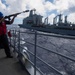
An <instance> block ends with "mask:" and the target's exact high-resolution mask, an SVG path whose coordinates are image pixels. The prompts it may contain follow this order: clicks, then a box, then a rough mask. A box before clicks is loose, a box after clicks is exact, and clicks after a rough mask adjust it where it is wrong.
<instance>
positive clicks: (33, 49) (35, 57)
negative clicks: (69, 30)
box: [0, 29, 75, 75]
mask: <svg viewBox="0 0 75 75" xmlns="http://www.w3.org/2000/svg"><path fill="white" fill-rule="evenodd" d="M11 33H12V37H9V44H10V48H11V53H12V55H13V57H14V58H12V59H11V58H5V54H4V51H3V49H0V75H75V51H74V49H75V46H74V41H75V36H66V35H56V34H51V33H43V32H39V31H36V30H34V31H30V30H27V29H26V30H23V31H22V30H11ZM55 39H56V40H55ZM39 40H40V41H39ZM54 40H55V41H54ZM62 41H63V42H62ZM62 47H63V48H62Z"/></svg>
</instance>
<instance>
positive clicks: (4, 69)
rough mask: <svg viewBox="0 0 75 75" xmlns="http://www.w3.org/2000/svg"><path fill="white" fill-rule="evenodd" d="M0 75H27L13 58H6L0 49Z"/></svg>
mask: <svg viewBox="0 0 75 75" xmlns="http://www.w3.org/2000/svg"><path fill="white" fill-rule="evenodd" d="M0 75H29V74H28V72H27V71H26V70H25V69H24V68H22V66H21V65H20V63H19V62H18V60H16V59H15V58H6V55H5V52H4V49H0Z"/></svg>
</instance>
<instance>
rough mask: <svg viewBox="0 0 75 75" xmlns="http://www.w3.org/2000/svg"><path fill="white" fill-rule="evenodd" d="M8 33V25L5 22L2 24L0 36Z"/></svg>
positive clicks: (0, 25) (0, 24)
mask: <svg viewBox="0 0 75 75" xmlns="http://www.w3.org/2000/svg"><path fill="white" fill-rule="evenodd" d="M6 32H7V27H6V23H5V22H2V23H0V36H1V35H5V34H6Z"/></svg>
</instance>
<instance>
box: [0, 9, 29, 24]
mask: <svg viewBox="0 0 75 75" xmlns="http://www.w3.org/2000/svg"><path fill="white" fill-rule="evenodd" d="M25 12H29V10H25V11H22V12H19V13H15V14H11V15H8V16H5V17H3V18H2V19H1V20H0V23H1V22H2V21H3V20H4V19H7V18H8V19H9V20H10V17H12V16H15V15H19V14H21V13H25Z"/></svg>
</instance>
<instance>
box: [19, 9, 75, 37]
mask: <svg viewBox="0 0 75 75" xmlns="http://www.w3.org/2000/svg"><path fill="white" fill-rule="evenodd" d="M35 11H36V10H35V9H34V10H30V13H29V16H28V17H26V18H24V19H23V24H22V25H19V26H20V27H22V28H28V29H31V30H37V31H42V32H48V33H55V34H61V35H72V36H74V35H75V24H74V23H71V22H68V21H67V16H65V17H64V21H63V19H62V16H63V15H62V14H59V15H57V16H55V17H54V18H53V24H50V23H48V17H46V18H45V19H44V22H42V18H43V16H41V15H37V14H36V13H35Z"/></svg>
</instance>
